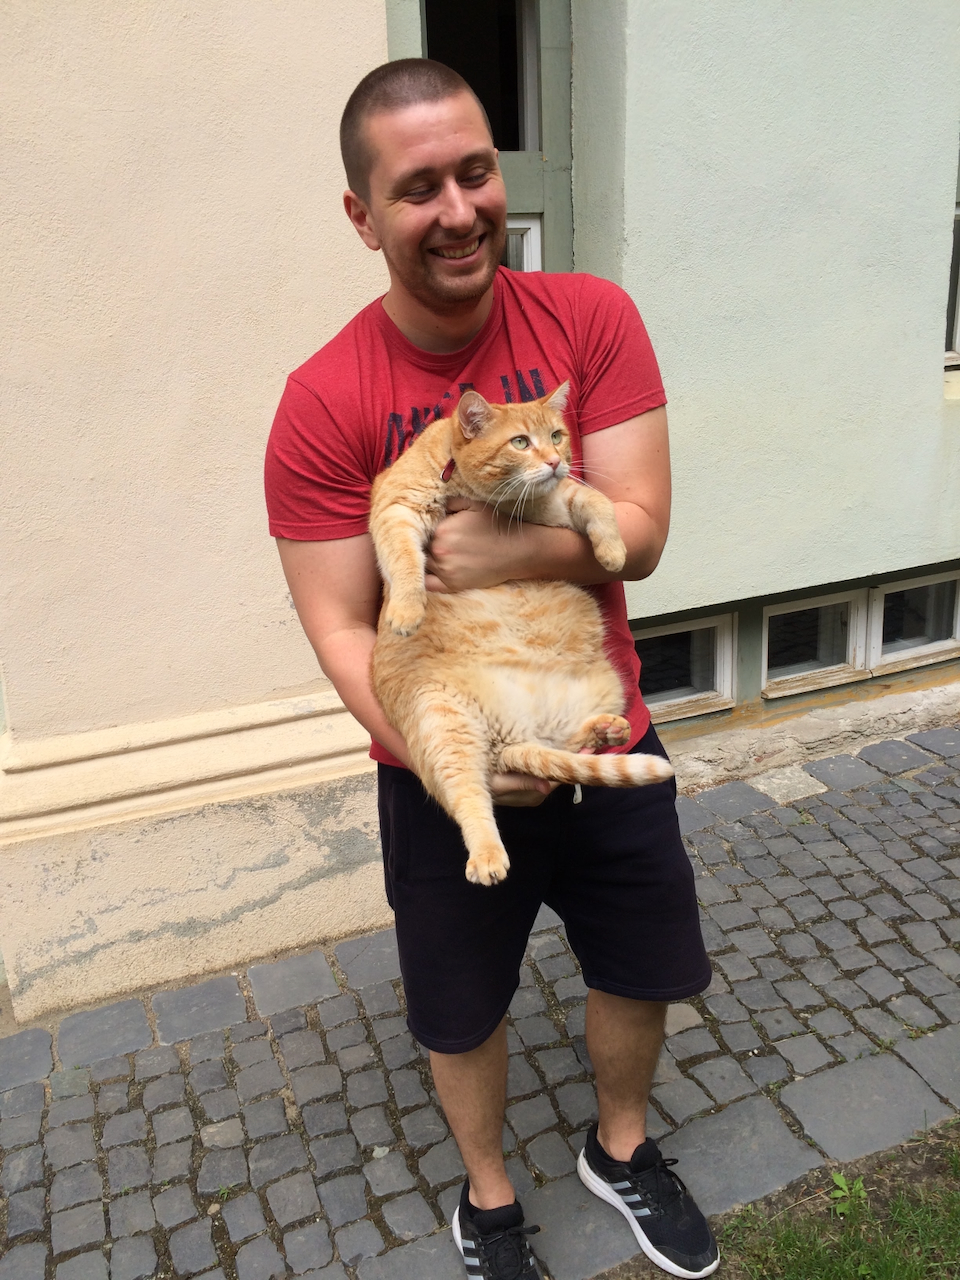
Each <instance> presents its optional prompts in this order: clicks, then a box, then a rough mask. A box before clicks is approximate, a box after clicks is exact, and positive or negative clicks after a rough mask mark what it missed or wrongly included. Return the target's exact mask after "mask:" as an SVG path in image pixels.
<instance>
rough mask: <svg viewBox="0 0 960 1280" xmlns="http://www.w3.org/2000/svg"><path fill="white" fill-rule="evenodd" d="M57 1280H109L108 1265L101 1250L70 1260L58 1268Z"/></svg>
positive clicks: (94, 1250)
mask: <svg viewBox="0 0 960 1280" xmlns="http://www.w3.org/2000/svg"><path fill="white" fill-rule="evenodd" d="M56 1275H57V1280H107V1263H106V1260H105V1259H104V1256H103V1254H102V1253H101V1251H100V1250H99V1249H92V1250H90V1251H89V1252H87V1253H80V1254H78V1255H77V1256H76V1257H75V1258H68V1259H67V1261H66V1262H61V1263H60V1265H59V1266H58V1267H57V1272H56Z"/></svg>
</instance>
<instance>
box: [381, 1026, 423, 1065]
mask: <svg viewBox="0 0 960 1280" xmlns="http://www.w3.org/2000/svg"><path fill="white" fill-rule="evenodd" d="M380 1052H381V1055H382V1057H383V1061H384V1065H385V1066H386V1067H387V1069H388V1070H390V1071H393V1070H395V1069H396V1068H397V1067H405V1066H406V1065H407V1063H408V1062H413V1060H414V1059H415V1058H416V1057H417V1055H418V1052H419V1051H418V1049H417V1046H416V1043H415V1041H414V1039H413V1036H411V1035H406V1034H405V1035H402V1036H395V1037H394V1038H393V1039H392V1040H388V1041H387V1042H386V1043H385V1044H383V1045H381V1048H380Z"/></svg>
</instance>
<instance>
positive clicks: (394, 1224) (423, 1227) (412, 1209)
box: [287, 1191, 437, 1260]
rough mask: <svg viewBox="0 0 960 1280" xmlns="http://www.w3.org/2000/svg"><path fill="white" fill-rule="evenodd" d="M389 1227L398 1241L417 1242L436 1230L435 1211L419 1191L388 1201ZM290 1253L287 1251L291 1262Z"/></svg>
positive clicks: (383, 1210) (386, 1220)
mask: <svg viewBox="0 0 960 1280" xmlns="http://www.w3.org/2000/svg"><path fill="white" fill-rule="evenodd" d="M381 1212H382V1213H383V1218H384V1221H385V1222H386V1224H387V1226H388V1227H389V1228H390V1230H391V1231H392V1232H393V1234H394V1235H395V1236H396V1237H397V1239H398V1240H416V1239H418V1238H419V1237H421V1236H426V1235H429V1234H430V1232H431V1231H433V1230H435V1229H436V1226H437V1220H436V1218H435V1217H434V1216H433V1210H432V1209H431V1208H430V1206H429V1205H428V1204H427V1202H426V1200H424V1198H423V1196H422V1195H420V1193H419V1192H418V1191H411V1192H409V1193H408V1194H407V1195H405V1196H397V1197H396V1199H394V1200H388V1201H387V1203H386V1204H385V1205H384V1206H383V1209H382V1211H381ZM289 1257H290V1253H289V1250H288V1251H287V1258H288V1260H289Z"/></svg>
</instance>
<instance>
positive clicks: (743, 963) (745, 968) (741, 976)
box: [716, 939, 757, 982]
mask: <svg viewBox="0 0 960 1280" xmlns="http://www.w3.org/2000/svg"><path fill="white" fill-rule="evenodd" d="M724 946H729V939H724ZM716 963H717V964H718V965H719V966H720V968H721V969H722V970H723V972H724V973H725V974H726V975H727V977H728V978H729V979H730V981H731V982H743V981H744V980H745V979H747V978H754V977H756V974H757V970H756V968H755V966H754V965H753V962H752V961H751V960H750V959H749V958H748V957H747V956H745V955H744V954H743V952H742V951H732V952H730V954H729V955H723V956H717V957H716Z"/></svg>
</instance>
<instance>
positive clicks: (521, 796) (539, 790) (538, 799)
mask: <svg viewBox="0 0 960 1280" xmlns="http://www.w3.org/2000/svg"><path fill="white" fill-rule="evenodd" d="M559 785H560V784H559V783H558V782H547V781H546V779H545V778H531V777H530V776H529V775H528V774H525V773H495V774H494V775H493V777H492V778H491V780H490V793H491V795H492V796H493V803H494V804H502V805H506V806H507V807H509V808H513V809H533V808H535V807H536V806H537V805H538V804H543V802H544V800H546V798H547V796H548V795H549V794H550V792H551V791H553V790H554V789H555V788H556V787H558V786H559Z"/></svg>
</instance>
